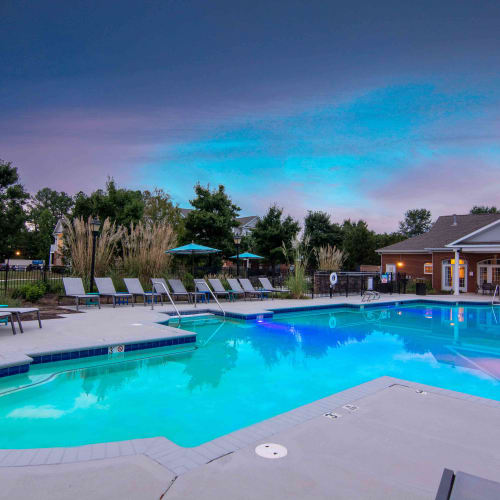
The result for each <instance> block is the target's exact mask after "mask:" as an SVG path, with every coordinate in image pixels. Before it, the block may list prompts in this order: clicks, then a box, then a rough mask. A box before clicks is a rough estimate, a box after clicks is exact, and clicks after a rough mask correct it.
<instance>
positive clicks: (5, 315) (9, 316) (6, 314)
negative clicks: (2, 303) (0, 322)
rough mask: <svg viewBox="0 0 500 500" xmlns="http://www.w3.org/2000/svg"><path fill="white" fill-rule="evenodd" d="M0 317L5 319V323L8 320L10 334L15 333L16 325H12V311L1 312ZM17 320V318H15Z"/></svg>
mask: <svg viewBox="0 0 500 500" xmlns="http://www.w3.org/2000/svg"><path fill="white" fill-rule="evenodd" d="M0 319H5V320H6V321H7V323H8V322H9V321H10V326H11V328H12V335H15V334H16V327H15V326H14V318H13V316H12V313H10V312H2V313H0ZM17 321H18V322H19V318H18V319H17ZM19 327H21V324H20V323H19Z"/></svg>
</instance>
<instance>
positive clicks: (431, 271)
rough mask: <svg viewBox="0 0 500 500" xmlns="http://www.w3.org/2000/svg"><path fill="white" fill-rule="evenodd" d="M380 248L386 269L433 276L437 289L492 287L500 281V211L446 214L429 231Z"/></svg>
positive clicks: (460, 289)
mask: <svg viewBox="0 0 500 500" xmlns="http://www.w3.org/2000/svg"><path fill="white" fill-rule="evenodd" d="M377 252H378V253H379V254H380V256H381V266H382V272H384V273H386V272H387V273H389V272H391V273H397V272H401V273H405V274H406V275H408V276H410V277H412V278H424V279H427V280H430V281H432V288H434V289H435V290H445V291H446V290H448V291H450V290H452V291H453V293H454V294H455V295H458V294H459V293H460V292H473V293H474V292H477V291H478V290H481V289H488V290H492V289H494V287H495V285H497V284H498V285H500V214H481V215H446V216H442V217H439V218H438V219H437V221H436V222H435V223H434V225H433V226H432V228H431V229H430V230H429V231H428V232H427V233H424V234H420V235H418V236H414V237H413V238H409V239H407V240H404V241H401V242H399V243H395V244H394V245H389V246H387V247H384V248H380V249H378V250H377ZM457 277H458V279H456V278H457Z"/></svg>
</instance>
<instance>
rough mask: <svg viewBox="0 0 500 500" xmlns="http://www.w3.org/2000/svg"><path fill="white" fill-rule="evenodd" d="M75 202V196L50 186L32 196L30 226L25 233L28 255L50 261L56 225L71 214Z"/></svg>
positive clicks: (29, 215)
mask: <svg viewBox="0 0 500 500" xmlns="http://www.w3.org/2000/svg"><path fill="white" fill-rule="evenodd" d="M73 204H74V201H73V198H72V197H71V196H69V195H68V194H66V193H65V192H64V191H61V192H59V191H54V190H53V189H50V188H48V187H45V188H43V189H40V190H39V191H38V192H37V193H36V194H35V195H34V196H32V197H31V199H30V204H29V205H30V208H29V212H28V220H29V226H30V227H29V230H27V231H26V234H25V235H24V238H25V245H26V253H27V254H28V255H30V256H31V257H32V258H36V259H43V260H45V261H46V262H48V259H49V254H50V245H51V243H52V233H53V231H54V227H55V226H56V224H57V221H58V220H59V219H61V218H62V217H64V216H68V215H69V213H70V211H71V208H72V206H73Z"/></svg>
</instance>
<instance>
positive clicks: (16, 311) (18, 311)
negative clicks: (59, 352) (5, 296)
mask: <svg viewBox="0 0 500 500" xmlns="http://www.w3.org/2000/svg"><path fill="white" fill-rule="evenodd" d="M0 307H1V308H2V309H1V312H10V313H12V314H13V315H14V316H15V317H16V319H17V322H18V324H19V330H20V331H21V333H24V330H23V325H22V323H21V315H23V314H32V313H36V316H37V319H38V326H39V327H40V328H42V320H41V319H40V309H38V307H9V306H7V305H0Z"/></svg>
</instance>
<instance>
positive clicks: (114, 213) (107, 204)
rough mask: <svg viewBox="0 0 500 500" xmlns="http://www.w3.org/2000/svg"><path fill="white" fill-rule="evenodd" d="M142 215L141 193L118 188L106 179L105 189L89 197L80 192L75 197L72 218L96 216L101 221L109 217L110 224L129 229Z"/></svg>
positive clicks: (142, 201)
mask: <svg viewBox="0 0 500 500" xmlns="http://www.w3.org/2000/svg"><path fill="white" fill-rule="evenodd" d="M143 214H144V200H143V197H142V193H141V191H133V190H130V189H124V188H118V187H117V186H116V183H115V181H114V180H113V179H108V181H107V182H106V189H98V190H97V191H94V192H93V193H92V194H91V195H90V196H88V195H87V194H85V193H84V192H82V191H80V192H79V193H77V195H76V196H75V207H74V209H73V217H82V218H83V220H87V219H88V218H89V217H93V216H96V215H97V216H98V217H99V219H101V221H104V220H105V219H106V218H107V217H109V219H110V221H111V222H115V223H116V224H118V225H122V226H126V227H130V223H131V222H139V221H140V220H141V219H142V216H143Z"/></svg>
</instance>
